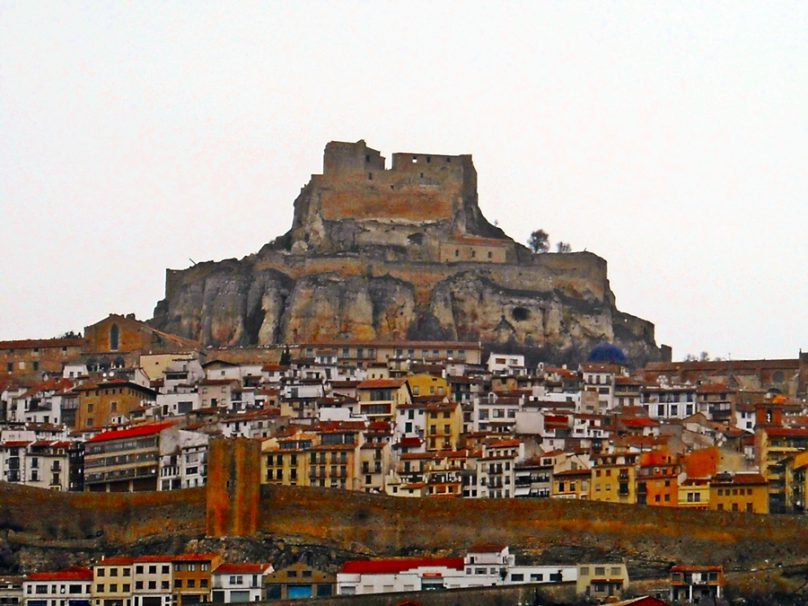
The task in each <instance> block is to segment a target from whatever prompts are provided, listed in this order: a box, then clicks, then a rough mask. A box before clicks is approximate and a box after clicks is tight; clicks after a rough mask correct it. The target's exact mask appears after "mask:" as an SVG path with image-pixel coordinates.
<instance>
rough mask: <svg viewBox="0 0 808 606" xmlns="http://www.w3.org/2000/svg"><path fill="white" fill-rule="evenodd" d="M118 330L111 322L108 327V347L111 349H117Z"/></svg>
mask: <svg viewBox="0 0 808 606" xmlns="http://www.w3.org/2000/svg"><path fill="white" fill-rule="evenodd" d="M119 333H120V331H119V330H118V325H117V324H113V325H112V326H111V327H110V329H109V348H110V349H111V350H112V351H116V350H117V349H118V337H119V336H120V334H119Z"/></svg>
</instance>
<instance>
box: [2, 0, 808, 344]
mask: <svg viewBox="0 0 808 606" xmlns="http://www.w3.org/2000/svg"><path fill="white" fill-rule="evenodd" d="M358 139H365V140H366V141H367V143H368V145H370V146H371V147H374V148H376V149H379V150H381V152H382V154H383V155H385V156H387V157H388V158H390V156H391V154H392V153H393V152H395V151H412V152H432V153H447V154H460V153H470V154H472V155H473V158H474V163H475V166H476V168H477V172H478V175H479V194H480V205H481V207H482V210H483V212H484V213H485V215H486V216H487V217H488V219H489V220H491V221H497V222H498V223H499V225H500V226H501V227H502V228H503V229H504V230H505V231H506V232H507V233H508V234H509V235H510V236H512V237H513V238H515V239H516V240H519V241H522V242H524V241H525V240H526V238H527V236H528V234H529V233H530V231H531V230H532V229H535V228H538V227H541V228H544V229H545V230H546V231H548V232H549V233H550V236H551V239H552V241H553V242H556V241H558V240H564V241H568V242H570V243H571V244H572V246H573V249H574V250H583V249H584V248H585V249H587V250H589V251H592V252H595V253H597V254H599V255H600V256H602V257H604V258H605V259H607V260H608V263H609V276H610V281H611V286H612V289H613V290H614V292H615V294H616V297H617V305H618V307H619V308H620V309H622V310H624V311H627V312H629V313H632V314H635V315H638V316H641V317H643V318H646V319H649V320H651V321H653V322H654V323H655V324H656V334H657V341H658V342H659V343H666V344H670V345H671V346H673V348H674V359H680V358H682V357H684V356H685V355H686V354H688V353H699V352H701V351H708V352H709V353H710V354H712V355H713V356H724V357H725V356H728V355H730V356H731V357H732V358H735V359H740V358H751V357H768V358H775V357H795V356H796V355H797V353H798V350H799V348H800V347H802V348H808V306H806V302H808V276H807V275H806V268H808V243H807V241H806V218H808V3H806V2H754V3H745V2H741V1H739V0H733V1H731V2H725V3H722V2H709V3H705V2H692V3H687V2H656V3H655V2H637V3H623V2H570V1H566V2H511V3H500V2H482V3H475V2H458V3H443V2H435V1H434V0H433V1H430V2H413V1H409V0H408V1H407V2H395V3H393V2H357V3H351V2H322V3H319V2H280V3H272V2H257V3H252V2H218V3H204V2H173V3H172V2H147V1H138V2H94V3H84V2H65V3H59V2H38V1H34V0H22V1H19V2H14V1H8V0H0V209H1V210H2V221H1V222H0V245H2V250H3V255H2V259H3V260H2V263H0V276H1V277H2V290H0V339H16V338H29V337H31V338H33V337H50V336H56V335H58V334H60V333H63V332H65V331H67V330H81V329H82V328H83V327H84V326H85V325H88V324H91V323H93V322H95V321H97V320H99V319H101V318H103V317H105V316H106V315H107V314H108V313H110V312H116V313H127V312H134V313H136V314H137V316H138V317H139V318H141V319H147V318H149V317H151V314H152V311H153V308H154V304H155V303H156V302H157V301H158V300H159V299H160V298H162V296H163V288H164V275H165V273H164V272H165V268H166V267H171V268H184V267H187V266H188V265H190V263H191V262H190V260H189V259H193V260H195V261H203V260H209V259H214V260H219V259H224V258H230V257H242V256H245V255H247V254H250V253H252V252H255V251H257V250H258V249H259V248H260V247H261V245H262V244H264V243H265V242H267V241H269V240H271V239H272V238H273V237H275V236H277V235H279V234H281V233H283V232H285V231H286V230H287V229H288V228H289V226H290V224H291V218H292V202H293V200H294V198H295V197H296V195H297V193H298V192H299V190H300V187H301V186H303V185H304V184H305V183H306V182H307V181H308V178H309V175H310V174H311V173H316V172H320V170H321V166H322V152H323V147H324V145H325V143H326V142H327V141H329V140H344V141H356V140H358Z"/></svg>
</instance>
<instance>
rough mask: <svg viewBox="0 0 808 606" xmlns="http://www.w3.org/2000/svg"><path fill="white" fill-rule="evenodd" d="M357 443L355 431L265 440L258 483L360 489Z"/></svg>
mask: <svg viewBox="0 0 808 606" xmlns="http://www.w3.org/2000/svg"><path fill="white" fill-rule="evenodd" d="M360 442H361V438H360V436H358V432H357V430H356V429H355V428H345V429H344V430H343V431H327V432H318V433H314V432H311V433H304V432H298V433H296V434H294V435H293V436H288V437H284V438H277V439H276V438H270V439H269V440H265V441H264V442H263V444H262V448H261V454H262V456H261V483H262V484H282V485H284V486H321V487H329V488H342V489H344V490H361V489H362V486H361V483H360V478H359V462H360Z"/></svg>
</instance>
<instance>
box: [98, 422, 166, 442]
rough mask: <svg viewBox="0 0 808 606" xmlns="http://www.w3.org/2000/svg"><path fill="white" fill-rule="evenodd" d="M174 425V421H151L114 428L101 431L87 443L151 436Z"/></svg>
mask: <svg viewBox="0 0 808 606" xmlns="http://www.w3.org/2000/svg"><path fill="white" fill-rule="evenodd" d="M172 425H174V422H173V421H166V422H164V423H149V424H147V425H137V426H136V427H130V428H129V429H120V430H117V431H116V430H113V431H105V432H104V433H100V434H98V435H97V436H95V437H94V438H90V439H89V440H87V443H96V442H109V441H110V440H123V439H126V438H140V437H144V436H151V435H154V434H158V433H160V432H161V431H163V430H164V429H167V428H169V427H171V426H172Z"/></svg>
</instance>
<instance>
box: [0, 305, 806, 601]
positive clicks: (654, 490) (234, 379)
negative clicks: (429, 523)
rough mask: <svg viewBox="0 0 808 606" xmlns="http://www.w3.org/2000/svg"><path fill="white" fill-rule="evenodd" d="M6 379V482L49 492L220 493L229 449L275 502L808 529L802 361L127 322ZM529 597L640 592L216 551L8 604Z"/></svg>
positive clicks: (564, 573)
mask: <svg viewBox="0 0 808 606" xmlns="http://www.w3.org/2000/svg"><path fill="white" fill-rule="evenodd" d="M0 368H2V369H4V370H5V372H4V373H3V375H2V379H0V393H1V394H2V395H1V397H2V430H0V466H1V468H2V472H3V475H2V479H3V480H4V481H5V482H9V483H15V484H21V485H25V486H30V487H36V488H40V489H47V490H56V491H73V492H145V491H176V490H181V489H187V488H197V487H202V486H205V485H206V484H207V483H208V477H209V474H210V473H212V471H213V470H211V469H210V468H209V454H210V450H211V445H212V444H213V443H214V442H216V441H219V440H221V439H222V438H225V439H239V440H242V441H245V440H246V441H248V442H250V443H254V444H256V446H255V449H254V450H255V452H257V453H260V454H259V455H258V457H260V461H259V464H260V475H259V477H258V479H257V482H259V483H260V484H261V485H287V486H302V487H306V486H314V487H320V488H326V489H333V490H337V491H358V492H363V493H371V494H383V495H388V496H391V497H399V498H410V499H412V498H425V499H430V498H444V499H445V498H456V499H575V500H583V501H585V500H589V501H602V502H607V503H620V504H625V505H626V506H634V507H668V508H686V509H701V510H714V511H727V512H744V513H747V514H752V515H759V514H768V515H774V514H800V513H803V511H804V506H805V501H804V499H805V491H806V488H808V479H806V473H805V472H806V468H808V404H806V401H805V395H806V385H808V354H804V353H802V352H800V353H799V356H798V357H797V358H794V359H785V360H725V361H687V362H654V363H648V364H646V365H645V366H644V367H642V368H630V367H629V366H628V364H627V363H626V361H625V358H624V356H623V353H622V352H621V351H620V350H619V349H618V348H617V347H615V346H614V345H610V344H607V343H603V344H601V345H598V346H596V347H595V348H593V350H592V351H591V352H590V354H589V356H588V359H587V360H586V361H582V362H581V363H579V364H578V365H577V366H575V367H571V366H566V365H561V366H557V365H554V364H553V363H552V361H539V362H537V363H535V364H533V365H531V366H528V365H526V360H525V355H523V354H514V353H508V352H507V351H505V350H503V351H490V352H485V351H484V350H483V348H482V346H481V345H480V344H479V343H469V342H438V341H432V342H428V341H404V342H356V341H354V342H348V341H345V342H323V343H311V344H305V343H304V344H290V345H288V346H278V347H244V348H212V347H208V348H202V347H200V346H199V345H198V344H197V343H195V342H194V341H192V340H189V339H186V338H183V337H180V336H178V335H173V334H169V333H166V332H163V331H159V330H157V329H155V328H153V327H152V326H150V325H149V324H147V323H145V322H141V321H139V320H137V319H135V317H134V316H133V315H131V314H130V315H115V314H111V315H110V316H109V317H107V318H105V319H103V320H101V321H100V322H98V323H96V324H93V325H91V326H88V327H86V328H85V330H84V335H83V336H78V335H75V334H73V335H67V336H64V337H62V338H56V339H43V340H21V341H5V342H0ZM447 547H451V546H447ZM475 549H476V550H477V551H475ZM298 568H299V570H298ZM607 571H608V573H607ZM105 577H109V578H108V579H107V580H106V581H105ZM111 577H117V578H116V579H115V581H114V582H110V581H111ZM186 577H187V578H186ZM528 582H533V583H536V582H538V583H554V582H567V583H574V584H575V587H576V590H577V592H578V594H579V595H584V596H587V597H589V598H606V597H609V596H618V595H621V594H622V593H623V592H624V591H625V590H626V589H627V588H628V586H629V579H628V572H627V570H626V567H625V564H624V563H621V562H619V561H615V562H601V563H594V564H592V563H579V564H575V565H569V564H559V565H543V566H526V565H523V566H517V565H516V563H515V559H514V557H513V556H512V555H511V554H509V552H508V547H507V546H505V545H494V546H492V545H482V546H475V547H474V548H470V549H469V551H468V552H467V553H466V555H465V556H464V557H461V558H442V559H430V558H420V559H418V558H415V559H413V558H411V559H395V560H370V561H353V562H346V563H344V564H343V565H342V569H341V572H339V573H338V574H336V575H334V574H331V573H328V572H326V571H320V570H316V569H312V568H311V567H307V566H306V565H305V564H294V565H293V566H292V567H291V568H288V567H287V568H283V569H279V570H277V571H276V570H275V569H274V568H273V567H272V565H271V564H270V563H226V562H224V563H223V562H222V560H221V557H220V556H217V555H215V554H184V555H182V556H170V555H166V556H139V557H138V556H133V557H131V558H128V557H115V558H113V559H108V560H103V561H100V562H98V563H97V564H96V565H95V566H94V567H93V568H86V569H71V570H68V571H58V572H42V571H38V572H34V573H31V574H29V575H28V576H27V577H25V578H24V579H18V581H17V583H16V585H14V583H12V585H11V586H9V591H12V593H14V595H17V596H18V598H19V599H18V600H17V602H13V603H18V602H22V601H24V602H25V603H26V605H28V606H58V605H57V602H58V600H60V599H63V598H64V596H62V595H60V594H61V593H67V594H70V595H76V600H79V601H82V600H86V601H87V603H91V604H94V605H95V606H113V605H116V604H129V605H131V606H157V605H158V604H163V605H166V604H170V603H172V599H174V600H175V602H176V603H177V604H182V603H188V604H191V603H197V602H206V601H211V600H212V601H215V602H239V601H255V600H257V599H262V600H263V599H286V598H290V597H311V596H330V595H358V594H362V593H387V592H394V591H396V592H399V591H421V590H427V589H435V588H440V589H455V588H468V587H490V586H492V585H494V586H496V585H510V584H521V583H528ZM723 582H724V581H723V571H722V569H721V567H720V566H701V567H698V566H696V567H694V566H680V567H674V568H673V569H672V570H671V584H670V586H669V587H668V588H666V593H665V596H664V597H666V598H670V599H691V600H692V599H694V596H696V598H697V597H698V596H711V597H712V598H718V597H720V592H721V589H722V587H723ZM60 583H61V585H60ZM430 583H431V584H432V586H430ZM436 583H437V584H438V586H436V585H435V584H436ZM62 585H64V586H62ZM141 590H142V592H141ZM694 591H695V594H694ZM172 595H174V596H175V597H174V598H172V597H171V596H172ZM72 601H73V600H71V604H72ZM77 603H78V602H77Z"/></svg>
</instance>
